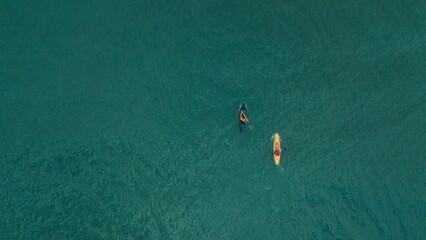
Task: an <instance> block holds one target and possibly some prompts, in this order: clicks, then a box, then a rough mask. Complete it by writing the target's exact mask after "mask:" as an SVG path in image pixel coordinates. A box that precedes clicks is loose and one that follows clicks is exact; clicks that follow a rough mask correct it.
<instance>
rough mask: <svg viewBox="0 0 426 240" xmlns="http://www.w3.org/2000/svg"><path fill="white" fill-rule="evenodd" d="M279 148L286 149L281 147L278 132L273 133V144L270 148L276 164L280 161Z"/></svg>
mask: <svg viewBox="0 0 426 240" xmlns="http://www.w3.org/2000/svg"><path fill="white" fill-rule="evenodd" d="M281 150H287V149H286V148H284V149H281V143H280V136H279V135H278V133H275V136H274V145H273V148H272V151H273V154H274V162H275V165H278V164H279V163H280V158H281Z"/></svg>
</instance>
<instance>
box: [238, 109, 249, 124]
mask: <svg viewBox="0 0 426 240" xmlns="http://www.w3.org/2000/svg"><path fill="white" fill-rule="evenodd" d="M240 121H241V122H242V123H246V122H247V121H248V119H247V117H246V113H245V111H243V110H241V111H240Z"/></svg>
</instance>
